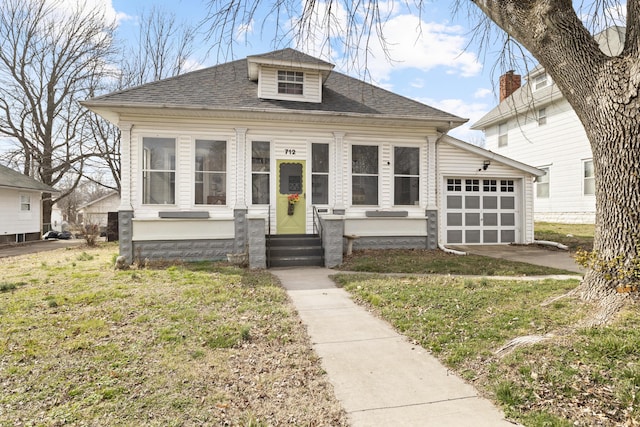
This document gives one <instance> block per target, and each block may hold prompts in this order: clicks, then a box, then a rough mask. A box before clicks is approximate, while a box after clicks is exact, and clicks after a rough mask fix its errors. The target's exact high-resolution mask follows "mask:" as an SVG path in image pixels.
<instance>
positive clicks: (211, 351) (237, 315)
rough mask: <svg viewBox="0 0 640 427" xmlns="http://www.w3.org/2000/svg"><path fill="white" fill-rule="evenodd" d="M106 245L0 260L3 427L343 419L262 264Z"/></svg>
mask: <svg viewBox="0 0 640 427" xmlns="http://www.w3.org/2000/svg"><path fill="white" fill-rule="evenodd" d="M116 251H117V248H116V247H115V246H113V245H103V246H101V247H99V248H95V249H89V248H86V247H85V248H75V249H72V250H56V251H52V252H45V253H41V254H35V255H26V256H20V257H13V258H5V259H1V260H0V269H1V270H2V272H3V277H2V278H1V279H0V282H1V283H2V284H3V285H4V286H3V287H0V289H4V291H3V292H1V293H0V324H1V325H2V328H3V334H2V336H1V337H0V388H1V389H2V393H0V425H1V426H14V425H44V426H53V425H67V424H68V425H110V426H113V425H116V426H117V425H157V426H172V425H175V426H196V425H198V426H199V425H242V426H245V425H246V426H250V425H251V426H260V425H306V426H321V425H346V423H347V422H346V416H345V414H344V412H343V410H342V409H341V407H340V405H339V403H338V402H337V401H336V399H335V397H334V396H333V390H332V388H331V386H330V385H329V384H328V381H327V378H326V375H325V373H324V372H323V370H322V369H321V367H320V363H319V360H318V358H317V356H316V355H315V353H314V352H313V350H312V349H311V346H310V343H309V339H308V337H307V335H306V333H305V330H304V327H303V325H302V324H301V322H300V320H299V319H298V317H297V315H296V313H295V311H294V309H293V307H292V306H291V304H290V302H289V300H288V298H287V296H286V293H285V292H284V290H283V289H282V288H281V287H280V286H278V284H277V283H275V282H274V280H275V279H274V278H273V277H272V276H271V275H270V274H269V273H267V272H258V273H248V272H246V271H244V270H241V269H237V268H233V267H229V266H226V265H224V264H212V263H201V264H194V265H184V266H173V267H165V268H158V269H138V270H136V269H134V270H129V271H116V270H114V269H113V267H112V265H113V261H114V259H115V253H116Z"/></svg>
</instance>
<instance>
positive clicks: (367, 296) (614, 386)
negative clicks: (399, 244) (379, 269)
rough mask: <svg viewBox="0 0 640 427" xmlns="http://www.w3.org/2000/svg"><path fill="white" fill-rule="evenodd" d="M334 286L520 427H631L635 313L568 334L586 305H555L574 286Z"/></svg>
mask: <svg viewBox="0 0 640 427" xmlns="http://www.w3.org/2000/svg"><path fill="white" fill-rule="evenodd" d="M462 258H465V257H462ZM380 262H381V263H384V262H385V261H384V260H380ZM335 279H336V280H337V282H338V283H339V284H340V285H341V286H344V287H345V289H346V290H348V291H349V292H351V293H352V294H353V296H354V299H355V300H356V301H358V302H359V303H361V304H363V305H365V306H367V307H369V308H370V309H371V310H373V311H374V312H375V313H377V314H378V315H379V316H380V317H382V318H383V319H385V320H386V321H388V322H389V323H390V324H392V325H393V326H394V327H395V328H396V329H398V331H400V332H401V333H403V334H404V335H406V336H407V337H409V339H411V340H414V341H415V342H416V343H417V344H420V345H422V346H423V347H424V348H425V349H428V350H429V351H430V352H431V353H432V354H434V355H435V356H436V357H438V358H439V359H440V360H441V361H442V362H443V363H444V364H445V365H446V366H448V367H450V368H451V369H452V370H454V371H456V372H457V373H459V374H460V375H461V376H462V377H464V378H465V379H467V380H468V381H470V382H471V383H472V384H473V385H474V386H475V387H476V388H477V389H478V390H479V391H480V392H481V393H483V394H485V395H486V396H488V397H489V398H491V399H493V400H494V401H496V402H497V403H498V404H499V405H501V406H502V407H503V409H504V410H505V413H506V415H507V416H508V417H509V418H512V419H516V420H518V421H519V422H521V423H523V424H524V425H525V426H540V427H542V426H566V427H569V426H621V425H628V426H635V425H638V420H640V352H638V351H637V349H638V348H640V316H638V312H637V308H636V307H632V308H631V309H629V310H628V311H625V312H624V313H622V314H621V315H620V317H619V318H618V320H617V321H616V322H614V323H613V324H612V325H610V326H608V327H601V328H593V329H578V330H575V329H574V328H573V325H575V324H576V323H577V321H578V320H580V319H581V318H583V317H584V316H585V315H587V314H588V312H589V308H590V307H589V306H588V305H585V304H583V303H582V302H580V301H579V300H577V299H575V298H573V297H564V298H560V299H556V298H557V297H559V296H562V295H565V294H566V293H567V291H569V290H571V289H573V288H574V287H575V286H577V284H578V282H577V281H575V280H570V281H558V280H544V281H527V280H524V281H523V280H517V281H516V280H495V279H491V278H461V277H451V276H427V277H424V276H421V277H416V276H410V275H407V276H396V275H394V276H386V275H375V274H373V275H372V274H367V275H358V274H339V275H337V276H336V278H335ZM548 334H549V335H548ZM545 335H546V336H547V337H549V339H547V340H546V341H542V342H540V343H538V344H534V345H528V346H522V347H518V348H516V349H515V350H514V351H512V352H508V351H505V354H504V355H500V356H498V355H497V354H496V353H495V352H496V350H498V349H500V348H501V347H503V346H505V344H507V343H508V342H509V341H510V340H511V339H513V338H516V337H520V336H545Z"/></svg>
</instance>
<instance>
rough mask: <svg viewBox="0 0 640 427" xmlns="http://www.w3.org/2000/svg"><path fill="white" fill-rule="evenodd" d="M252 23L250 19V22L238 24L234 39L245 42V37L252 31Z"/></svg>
mask: <svg viewBox="0 0 640 427" xmlns="http://www.w3.org/2000/svg"><path fill="white" fill-rule="evenodd" d="M253 24H254V21H253V20H251V22H248V23H246V24H241V25H239V26H238V28H237V29H236V36H235V41H236V42H238V43H246V42H247V37H248V36H249V35H251V34H252V33H253Z"/></svg>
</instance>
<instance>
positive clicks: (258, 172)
mask: <svg viewBox="0 0 640 427" xmlns="http://www.w3.org/2000/svg"><path fill="white" fill-rule="evenodd" d="M259 142H261V143H264V144H268V145H269V162H268V163H266V165H267V169H266V170H254V169H253V144H254V143H259ZM273 154H274V153H273V143H272V141H271V140H269V139H260V138H257V139H252V140H251V141H250V143H249V156H248V157H249V159H248V162H249V168H248V169H249V171H250V173H251V175H250V179H249V182H248V183H247V184H248V185H249V194H248V196H249V197H250V200H251V206H269V205H270V204H271V193H272V188H271V186H272V185H273V182H272V181H273V179H271V170H272V169H275V167H274V166H275V165H274V164H273V162H274V156H273ZM254 175H266V176H267V177H268V181H269V191H268V201H267V203H254V202H253V200H254V198H253V176H254Z"/></svg>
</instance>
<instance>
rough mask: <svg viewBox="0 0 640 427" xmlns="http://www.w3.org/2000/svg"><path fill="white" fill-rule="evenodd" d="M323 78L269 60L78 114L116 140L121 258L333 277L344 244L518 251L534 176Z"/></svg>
mask: <svg viewBox="0 0 640 427" xmlns="http://www.w3.org/2000/svg"><path fill="white" fill-rule="evenodd" d="M333 68H334V66H333V65H332V64H330V63H328V62H325V61H323V60H320V59H318V58H314V57H312V56H309V55H306V54H304V53H302V52H299V51H296V50H293V49H284V50H279V51H274V52H270V53H266V54H263V55H254V56H249V57H247V58H245V59H243V60H237V61H233V62H229V63H225V64H221V65H217V66H214V67H210V68H206V69H202V70H198V71H194V72H191V73H187V74H183V75H180V76H177V77H173V78H169V79H166V80H162V81H158V82H154V83H149V84H145V85H142V86H139V87H135V88H131V89H127V90H123V91H120V92H115V93H110V94H107V95H104V96H100V97H96V98H93V99H90V100H87V101H85V102H83V105H84V106H86V107H87V108H89V109H91V110H92V111H95V112H96V113H98V114H100V115H102V116H103V117H104V118H106V119H107V120H109V121H111V122H112V123H115V124H117V125H118V126H119V128H120V130H121V135H122V139H121V150H122V152H121V155H122V160H121V162H122V169H121V170H122V179H121V182H122V191H121V196H122V197H121V204H120V207H119V230H120V231H119V232H120V236H119V237H120V239H119V240H120V252H121V255H123V256H125V257H126V258H127V259H128V260H129V261H132V259H134V258H135V257H140V258H150V259H152V258H165V259H176V258H180V259H188V260H201V259H221V258H225V257H226V254H228V253H247V254H248V258H249V264H250V266H251V267H252V268H260V267H264V266H267V265H282V264H286V263H289V264H296V263H297V264H309V263H318V264H322V265H327V266H335V265H337V264H339V263H341V262H342V254H343V247H346V245H347V242H349V243H351V244H353V245H354V246H355V248H437V247H438V246H439V245H440V246H441V245H447V244H483V243H485V244H486V243H501V244H507V243H512V242H517V243H530V242H532V241H533V216H532V190H533V180H534V178H535V177H536V176H539V175H541V174H542V172H540V171H539V170H538V169H535V168H533V167H530V166H527V165H525V164H523V163H520V162H517V161H514V160H511V159H509V158H507V157H504V156H501V155H498V154H495V153H492V152H489V151H486V150H484V149H482V148H479V147H477V146H474V145H471V144H468V143H465V142H463V141H460V140H457V139H455V138H452V137H450V136H448V135H446V133H447V132H448V131H449V130H450V129H452V128H454V127H456V126H459V125H461V124H462V123H464V122H465V121H466V120H465V119H462V118H460V117H457V116H455V115H452V114H449V113H446V112H443V111H440V110H437V109H435V108H432V107H429V106H427V105H424V104H421V103H419V102H416V101H413V100H410V99H407V98H405V97H402V96H399V95H396V94H393V93H391V92H389V91H386V90H383V89H381V88H378V87H375V86H373V85H370V84H367V83H365V82H363V81H360V80H357V79H354V78H352V77H349V76H347V75H344V74H341V73H339V72H336V71H333ZM345 236H347V237H345ZM304 238H307V240H313V239H315V242H316V243H315V244H316V245H317V249H311V248H310V247H311V246H313V245H314V243H312V242H309V243H304V241H303V239H304Z"/></svg>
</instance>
